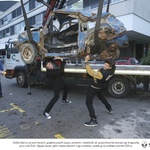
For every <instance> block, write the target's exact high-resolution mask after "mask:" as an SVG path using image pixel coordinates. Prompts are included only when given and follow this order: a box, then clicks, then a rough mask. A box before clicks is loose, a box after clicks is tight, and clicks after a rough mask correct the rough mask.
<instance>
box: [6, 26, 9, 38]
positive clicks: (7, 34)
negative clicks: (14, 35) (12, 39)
mask: <svg viewBox="0 0 150 150" xmlns="http://www.w3.org/2000/svg"><path fill="white" fill-rule="evenodd" d="M7 36H10V30H9V28H7V29H5V37H7Z"/></svg>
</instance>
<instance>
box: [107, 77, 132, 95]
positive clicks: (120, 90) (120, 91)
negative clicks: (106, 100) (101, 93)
mask: <svg viewBox="0 0 150 150" xmlns="http://www.w3.org/2000/svg"><path fill="white" fill-rule="evenodd" d="M129 88H130V87H129V81H128V80H127V79H126V78H120V77H114V78H112V79H111V81H110V84H109V87H108V93H109V94H110V95H111V96H112V97H117V98H121V97H125V96H126V95H127V94H128V93H129V90H130V89H129Z"/></svg>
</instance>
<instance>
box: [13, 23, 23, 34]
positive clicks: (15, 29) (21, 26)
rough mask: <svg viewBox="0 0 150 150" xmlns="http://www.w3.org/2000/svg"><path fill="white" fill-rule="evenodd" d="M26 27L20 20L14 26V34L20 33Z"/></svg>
mask: <svg viewBox="0 0 150 150" xmlns="http://www.w3.org/2000/svg"><path fill="white" fill-rule="evenodd" d="M23 27H24V22H20V23H18V24H16V25H15V26H14V34H18V33H19V32H20V30H21V29H22V28H23Z"/></svg>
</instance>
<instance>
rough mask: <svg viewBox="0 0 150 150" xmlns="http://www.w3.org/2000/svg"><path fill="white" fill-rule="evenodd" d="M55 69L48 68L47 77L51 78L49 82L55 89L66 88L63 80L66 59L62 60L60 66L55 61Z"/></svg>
mask: <svg viewBox="0 0 150 150" xmlns="http://www.w3.org/2000/svg"><path fill="white" fill-rule="evenodd" d="M53 63H54V69H47V77H48V78H49V84H50V85H51V87H52V88H53V89H55V90H60V89H63V88H64V82H63V80H62V74H63V73H64V65H65V64H66V63H65V61H60V66H58V65H57V64H56V63H55V62H53Z"/></svg>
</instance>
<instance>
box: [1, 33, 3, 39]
mask: <svg viewBox="0 0 150 150" xmlns="http://www.w3.org/2000/svg"><path fill="white" fill-rule="evenodd" d="M2 37H3V33H2V31H0V39H1V38H2Z"/></svg>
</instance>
